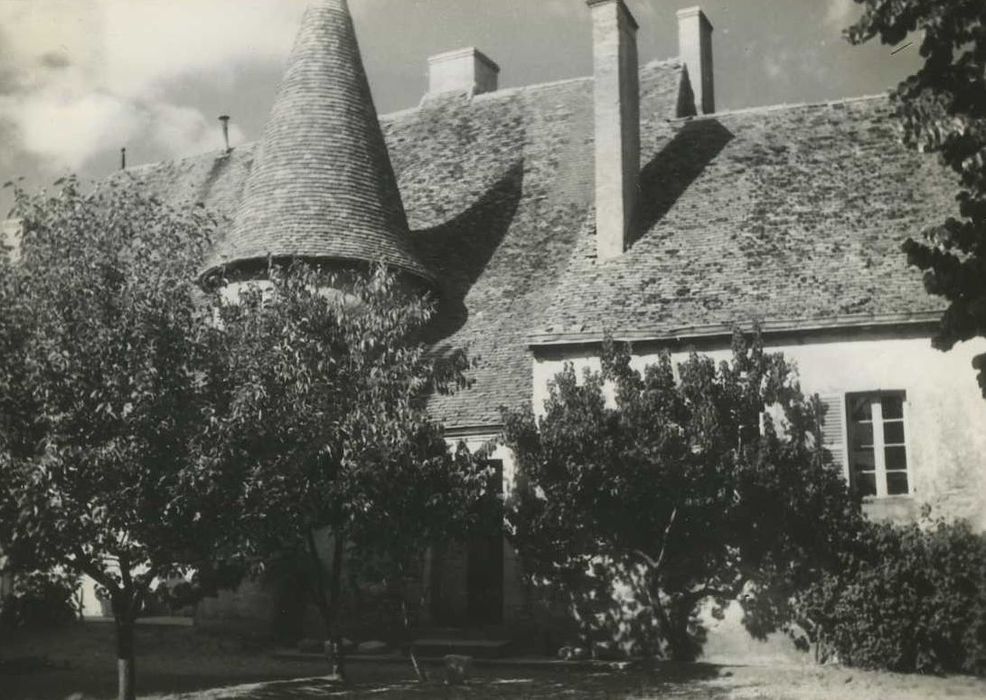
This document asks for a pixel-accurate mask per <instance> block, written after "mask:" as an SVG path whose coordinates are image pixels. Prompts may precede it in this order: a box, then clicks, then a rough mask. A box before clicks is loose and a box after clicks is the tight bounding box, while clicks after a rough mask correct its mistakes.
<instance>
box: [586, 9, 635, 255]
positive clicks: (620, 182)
mask: <svg viewBox="0 0 986 700" xmlns="http://www.w3.org/2000/svg"><path fill="white" fill-rule="evenodd" d="M587 4H588V5H589V8H590V9H591V11H592V25H593V29H592V36H593V50H592V54H593V82H594V88H593V92H594V102H595V108H594V112H595V150H596V257H597V259H598V260H608V259H610V258H615V257H618V256H619V255H622V254H623V252H624V251H625V250H626V249H627V247H628V246H629V244H630V240H631V237H632V233H633V231H632V227H633V224H634V214H635V212H636V208H637V198H638V187H639V180H640V75H639V72H638V71H639V68H638V59H637V22H636V20H634V18H633V15H632V14H631V13H630V10H629V9H627V6H626V5H625V4H624V2H623V0H587Z"/></svg>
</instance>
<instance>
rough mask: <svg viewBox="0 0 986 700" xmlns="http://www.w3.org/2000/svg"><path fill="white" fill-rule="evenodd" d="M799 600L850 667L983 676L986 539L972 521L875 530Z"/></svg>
mask: <svg viewBox="0 0 986 700" xmlns="http://www.w3.org/2000/svg"><path fill="white" fill-rule="evenodd" d="M801 602H802V604H803V606H804V612H805V614H806V616H807V618H808V619H810V620H811V621H813V622H814V623H816V624H817V625H818V626H819V629H820V630H821V631H822V635H821V636H822V641H823V643H824V644H825V645H826V646H827V647H828V648H829V649H830V650H831V651H834V652H836V653H837V654H838V656H839V658H840V659H841V660H842V661H843V662H844V663H847V664H849V665H854V666H862V667H869V668H883V669H887V670H891V671H901V672H919V673H943V672H966V673H975V674H979V675H983V674H986V537H984V536H983V535H977V534H975V533H973V532H972V530H971V529H970V528H969V526H968V525H966V524H965V523H961V522H959V523H945V522H943V521H938V522H936V523H933V524H931V525H930V526H928V525H926V526H924V527H922V526H918V525H909V526H906V527H900V526H893V525H889V524H874V523H871V524H868V525H866V526H865V527H864V528H862V530H861V532H860V536H859V539H858V540H857V541H856V542H855V543H854V544H853V546H852V547H851V548H850V551H848V552H847V553H846V554H845V555H844V558H843V562H842V567H841V568H840V569H839V570H838V571H837V572H835V573H830V574H827V575H825V576H824V577H823V578H822V579H821V580H820V581H819V582H818V583H817V584H815V585H814V586H812V587H811V588H810V589H809V590H808V591H807V593H806V594H805V596H804V597H803V599H802V601H801Z"/></svg>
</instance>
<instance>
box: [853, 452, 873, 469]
mask: <svg viewBox="0 0 986 700" xmlns="http://www.w3.org/2000/svg"><path fill="white" fill-rule="evenodd" d="M849 456H850V458H851V459H852V466H853V469H855V470H856V471H861V470H866V469H869V470H873V469H875V468H876V460H875V459H874V457H873V450H872V449H869V450H853V451H852V454H850V455H849Z"/></svg>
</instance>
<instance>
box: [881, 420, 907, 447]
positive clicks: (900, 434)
mask: <svg viewBox="0 0 986 700" xmlns="http://www.w3.org/2000/svg"><path fill="white" fill-rule="evenodd" d="M883 442H884V444H886V445H894V444H898V445H899V444H902V443H903V442H904V421H899V420H893V421H887V422H886V423H884V424H883Z"/></svg>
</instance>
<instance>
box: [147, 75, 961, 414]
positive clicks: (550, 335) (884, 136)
mask: <svg viewBox="0 0 986 700" xmlns="http://www.w3.org/2000/svg"><path fill="white" fill-rule="evenodd" d="M681 75H682V70H681V67H680V65H679V64H678V63H677V62H675V61H673V62H664V63H655V64H650V65H648V66H645V67H644V68H643V69H642V72H641V105H642V108H641V114H642V115H643V124H642V144H643V149H644V152H643V158H642V163H644V172H643V177H642V187H643V204H642V212H641V214H642V220H643V222H644V223H645V225H646V232H645V233H644V234H643V235H642V236H641V237H640V238H639V239H638V240H637V241H636V242H635V243H634V244H633V246H632V247H631V248H630V250H628V251H627V253H625V254H624V255H623V256H621V257H619V258H616V259H613V260H610V261H607V262H606V263H603V264H597V262H596V260H595V258H594V254H595V247H594V244H593V239H592V236H593V227H594V212H593V207H592V196H593V177H594V174H593V162H592V158H593V156H592V153H593V143H592V142H593V129H592V99H591V98H592V95H591V91H592V80H591V79H580V80H571V81H565V82H561V83H555V84H548V85H539V86H532V87H529V88H522V89H516V90H501V91H498V92H494V93H490V94H486V95H480V96H477V97H474V98H472V99H469V98H468V97H466V96H464V95H459V96H448V97H443V98H438V99H432V100H428V101H426V102H425V103H424V104H423V105H422V106H421V107H419V108H416V109H411V110H407V111H404V112H400V113H397V114H393V115H389V116H384V117H381V119H380V123H381V125H382V128H383V132H384V135H385V138H386V141H387V144H388V147H389V150H390V156H391V159H392V162H393V166H394V172H395V173H396V176H397V180H398V184H399V186H400V191H401V195H402V197H403V201H404V204H405V206H406V209H407V216H408V220H409V223H410V228H411V239H412V240H413V241H414V242H415V249H416V251H417V253H418V255H419V258H420V259H421V260H422V261H423V263H424V264H425V265H426V266H427V267H428V268H429V269H430V270H432V271H434V273H435V276H436V277H437V279H438V281H439V284H440V286H441V294H442V297H441V299H442V300H441V304H440V312H439V316H438V319H437V321H436V324H435V326H434V328H433V329H432V338H431V340H432V342H433V344H434V346H435V348H436V350H437V351H442V350H444V349H446V348H454V347H465V348H466V349H467V350H468V352H469V355H470V357H471V358H473V360H474V361H475V363H476V366H475V368H474V369H473V370H472V372H471V376H472V378H473V380H474V383H473V386H472V388H471V389H468V390H465V391H462V392H459V393H457V394H455V395H453V396H450V397H445V396H438V397H435V398H434V399H433V401H432V404H431V407H432V410H433V411H434V413H435V415H436V416H437V417H439V418H440V419H442V420H443V421H444V422H445V423H446V425H448V426H451V427H466V426H483V425H490V424H494V423H496V422H497V421H498V420H499V411H498V408H499V406H501V405H507V406H517V405H522V404H524V403H526V402H529V401H530V400H531V384H532V358H531V354H530V350H529V349H528V345H529V343H530V341H531V340H532V338H533V339H534V340H536V341H538V342H540V341H544V340H548V341H550V340H552V339H556V340H558V339H562V340H578V339H579V338H589V337H592V336H593V335H594V334H598V333H601V332H603V331H605V330H610V331H613V332H616V333H620V332H629V331H635V332H637V333H638V334H639V333H652V334H653V335H655V336H658V335H662V334H664V333H667V332H671V331H674V330H675V329H681V328H687V327H701V326H709V325H716V324H723V325H728V324H731V323H734V322H743V321H748V320H751V319H754V318H756V319H760V320H763V321H767V322H769V321H785V322H787V321H790V322H792V323H794V324H798V323H815V324H824V323H834V324H838V323H842V322H847V323H856V322H860V321H865V320H867V319H883V318H887V317H894V316H897V315H901V314H913V313H918V312H924V311H934V310H937V309H938V308H939V306H938V304H937V302H936V301H935V300H934V299H933V298H932V297H929V296H928V295H927V294H926V293H925V291H924V290H923V288H922V286H921V280H920V274H919V273H917V272H915V271H913V270H908V268H907V266H906V263H905V259H904V256H903V254H902V253H901V252H900V243H901V241H902V240H903V239H905V238H906V237H907V236H910V235H914V234H915V233H916V232H918V231H919V230H920V229H921V228H922V227H923V226H925V225H926V224H930V223H933V222H936V221H938V220H939V219H940V218H941V217H942V216H943V215H944V213H945V212H946V211H947V210H949V209H950V208H952V207H954V202H953V201H952V194H951V193H952V186H951V182H950V181H949V180H948V178H947V177H946V176H945V174H944V171H943V170H942V169H941V168H940V167H939V166H938V165H937V164H936V162H935V160H934V158H933V157H931V156H921V155H918V154H915V153H913V152H911V151H908V150H907V149H905V148H904V147H903V146H901V145H900V144H899V142H898V139H897V135H896V132H895V127H894V120H893V118H892V115H891V109H890V105H889V101H888V100H887V98H886V97H878V98H871V99H862V100H850V101H843V102H835V103H830V104H822V105H807V106H791V107H780V108H765V109H755V110H747V111H744V112H735V113H721V114H718V115H715V116H710V117H696V118H692V119H683V120H682V119H676V118H675V115H676V114H677V113H678V109H679V107H678V102H679V99H680V95H679V93H680V92H681ZM252 151H253V148H252V147H251V146H246V147H240V148H237V149H235V150H234V151H233V153H232V154H230V155H229V156H226V157H217V156H216V154H207V155H205V156H202V157H199V158H194V159H186V160H182V161H177V162H174V163H170V164H162V165H158V166H151V167H147V168H143V169H134V171H133V172H132V173H131V175H132V176H133V177H135V178H138V179H140V180H141V181H143V182H144V183H145V184H146V185H147V186H148V187H149V188H150V189H152V190H154V191H156V192H158V193H159V194H160V195H162V196H163V197H165V198H167V199H168V200H170V201H180V200H184V199H188V198H192V199H195V200H200V201H203V202H205V204H206V205H207V206H210V207H211V208H213V209H216V210H218V211H220V212H223V213H230V212H232V211H233V210H234V209H235V202H236V199H237V197H238V192H239V190H240V189H241V188H242V184H243V181H244V179H245V176H246V173H247V172H248V171H249V168H250V164H251V162H252V160H253V152H252Z"/></svg>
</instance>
